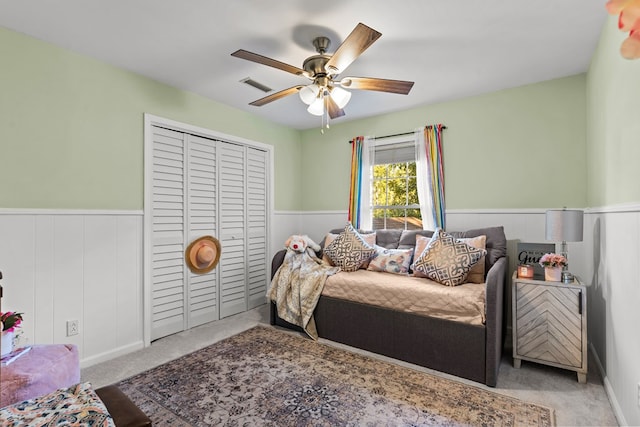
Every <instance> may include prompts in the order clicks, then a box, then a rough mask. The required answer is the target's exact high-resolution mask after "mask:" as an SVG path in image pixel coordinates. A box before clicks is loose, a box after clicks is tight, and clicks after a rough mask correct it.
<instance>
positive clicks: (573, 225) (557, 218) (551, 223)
mask: <svg viewBox="0 0 640 427" xmlns="http://www.w3.org/2000/svg"><path fill="white" fill-rule="evenodd" d="M583 214H584V212H583V211H580V210H572V209H551V210H548V211H547V212H546V214H545V220H546V224H545V225H546V227H545V238H546V239H547V240H549V241H553V242H582V229H583V224H582V219H583Z"/></svg>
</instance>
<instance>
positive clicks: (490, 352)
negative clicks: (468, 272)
mask: <svg viewBox="0 0 640 427" xmlns="http://www.w3.org/2000/svg"><path fill="white" fill-rule="evenodd" d="M507 261H508V258H507V257H506V256H505V257H501V258H499V259H498V260H497V261H496V263H495V264H494V265H493V267H491V269H490V270H489V272H488V273H487V279H486V296H485V298H486V303H485V313H486V316H487V321H486V327H487V332H486V333H487V341H486V342H487V359H486V362H487V371H486V372H487V378H486V384H487V385H489V386H492V387H495V385H496V381H497V379H498V378H497V373H498V367H499V365H500V359H501V358H502V340H503V325H504V324H503V320H504V289H505V280H506V277H507V265H508V262H507Z"/></svg>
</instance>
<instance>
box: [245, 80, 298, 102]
mask: <svg viewBox="0 0 640 427" xmlns="http://www.w3.org/2000/svg"><path fill="white" fill-rule="evenodd" d="M303 87H304V86H302V85H297V86H293V87H290V88H289V89H285V90H281V91H280V92H276V93H272V94H271V95H269V96H265V97H264V98H260V99H258V100H255V101H253V102H250V103H249V105H254V106H256V107H262V106H263V105H265V104H268V103H270V102H273V101H277V100H278V99H280V98H284V97H285V96H289V95H292V94H294V93H298V91H299V90H300V89H302V88H303Z"/></svg>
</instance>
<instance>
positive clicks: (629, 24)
mask: <svg viewBox="0 0 640 427" xmlns="http://www.w3.org/2000/svg"><path fill="white" fill-rule="evenodd" d="M606 7H607V11H608V12H609V14H611V15H616V14H617V15H618V28H619V29H620V31H629V37H628V38H627V39H626V40H625V41H624V42H622V46H620V53H621V54H622V56H623V57H624V58H626V59H637V58H640V0H609V1H608V2H607V5H606Z"/></svg>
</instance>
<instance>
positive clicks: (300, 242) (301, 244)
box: [284, 234, 320, 259]
mask: <svg viewBox="0 0 640 427" xmlns="http://www.w3.org/2000/svg"><path fill="white" fill-rule="evenodd" d="M284 246H285V248H287V249H291V250H292V251H294V252H299V253H304V252H307V254H309V256H310V257H311V258H313V259H318V256H317V255H316V252H319V251H320V245H319V244H317V243H316V242H314V241H313V240H311V238H309V236H307V235H303V234H293V235H291V236H289V238H288V239H287V241H286V242H284Z"/></svg>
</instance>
